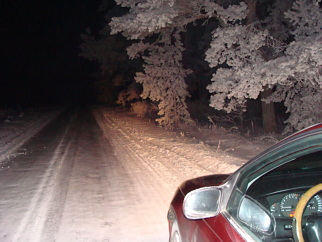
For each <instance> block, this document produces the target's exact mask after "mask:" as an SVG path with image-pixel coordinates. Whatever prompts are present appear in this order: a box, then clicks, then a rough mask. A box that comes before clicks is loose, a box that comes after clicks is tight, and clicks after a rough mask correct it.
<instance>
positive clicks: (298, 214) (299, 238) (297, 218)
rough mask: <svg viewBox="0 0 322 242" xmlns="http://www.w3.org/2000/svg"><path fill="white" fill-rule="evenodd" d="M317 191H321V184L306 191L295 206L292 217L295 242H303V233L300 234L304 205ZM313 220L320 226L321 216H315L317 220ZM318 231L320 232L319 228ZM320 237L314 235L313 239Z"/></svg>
mask: <svg viewBox="0 0 322 242" xmlns="http://www.w3.org/2000/svg"><path fill="white" fill-rule="evenodd" d="M319 191H322V183H320V184H318V185H316V186H314V187H312V188H310V189H309V190H307V191H306V192H305V193H304V194H303V196H302V197H301V199H300V200H299V202H298V204H297V206H296V209H295V212H294V217H293V226H292V232H293V237H294V240H295V241H296V242H304V238H303V232H302V217H303V212H304V209H305V208H306V204H307V203H308V202H309V201H310V200H311V198H312V197H314V195H315V194H316V193H318V192H319ZM314 219H315V220H316V221H315V220H314ZM313 220H314V221H315V222H316V224H319V223H321V224H322V216H319V215H317V218H313ZM319 230H321V228H320V229H319ZM318 233H319V232H318ZM320 236H321V234H314V237H316V238H319V237H320Z"/></svg>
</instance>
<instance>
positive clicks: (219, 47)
mask: <svg viewBox="0 0 322 242" xmlns="http://www.w3.org/2000/svg"><path fill="white" fill-rule="evenodd" d="M266 37H267V32H266V31H259V30H257V29H256V28H255V27H253V26H252V25H249V26H242V25H239V24H238V25H230V26H229V27H226V28H219V29H217V30H216V31H215V32H214V33H213V41H212V42H211V47H210V49H208V50H207V52H206V60H207V61H208V62H209V65H210V67H217V66H218V65H220V64H224V63H225V64H226V65H228V68H225V67H220V68H218V69H217V71H216V73H215V74H214V75H213V77H212V84H210V85H209V86H208V87H207V89H208V90H209V92H210V93H213V95H212V96H211V99H210V106H212V107H214V108H216V109H219V110H221V109H223V110H226V111H227V112H231V111H232V110H235V109H236V108H238V107H240V106H243V105H244V103H245V101H246V99H247V98H257V96H258V95H259V93H260V92H261V91H262V90H263V86H264V85H263V84H264V83H262V80H261V77H260V68H258V67H259V66H260V65H261V64H262V63H263V62H264V60H263V57H262V55H261V52H260V47H262V46H264V45H265V43H266ZM265 84H266V83H265Z"/></svg>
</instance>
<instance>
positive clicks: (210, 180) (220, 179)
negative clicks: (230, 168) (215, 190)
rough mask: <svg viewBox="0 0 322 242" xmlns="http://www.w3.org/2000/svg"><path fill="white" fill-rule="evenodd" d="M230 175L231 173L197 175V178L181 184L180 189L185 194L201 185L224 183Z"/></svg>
mask: <svg viewBox="0 0 322 242" xmlns="http://www.w3.org/2000/svg"><path fill="white" fill-rule="evenodd" d="M229 176H230V174H218V175H210V176H202V177H197V178H194V179H191V180H187V181H185V182H184V183H182V184H181V186H180V187H179V189H180V191H181V193H182V194H183V195H184V196H185V195H186V194H187V193H188V192H190V191H192V190H195V189H198V188H201V187H209V186H219V185H222V184H223V183H224V182H225V181H226V180H227V178H228V177H229Z"/></svg>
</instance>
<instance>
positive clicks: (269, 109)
mask: <svg viewBox="0 0 322 242" xmlns="http://www.w3.org/2000/svg"><path fill="white" fill-rule="evenodd" d="M246 3H247V6H248V7H247V8H248V12H247V24H248V25H249V24H253V23H254V22H255V21H256V20H257V16H256V6H257V0H246ZM271 94H272V89H271V88H268V87H264V91H263V92H262V93H261V99H264V98H266V97H268V96H270V95H271ZM262 118H263V128H264V132H265V134H269V133H274V132H275V131H276V118H275V107H274V103H273V102H269V103H266V102H263V101H262Z"/></svg>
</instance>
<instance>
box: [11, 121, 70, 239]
mask: <svg viewBox="0 0 322 242" xmlns="http://www.w3.org/2000/svg"><path fill="white" fill-rule="evenodd" d="M74 118H75V116H72V118H71V119H70V121H69V124H68V126H67V127H66V129H65V131H64V134H63V136H62V137H61V140H60V142H59V143H58V145H57V147H56V149H55V151H54V154H53V157H52V159H51V160H50V162H49V166H48V168H47V170H46V172H45V174H44V176H43V178H42V179H41V181H40V183H39V186H38V187H37V190H36V193H35V194H34V196H33V198H32V200H31V203H30V205H29V207H28V210H27V212H26V213H25V215H24V216H23V218H22V219H21V220H20V223H19V226H18V228H17V230H16V232H15V235H14V237H13V239H12V241H26V242H27V241H33V242H34V241H35V242H36V241H42V239H41V236H42V233H43V230H44V225H45V222H46V220H47V219H48V216H47V215H48V212H49V209H50V206H51V202H52V198H53V195H54V191H55V189H56V179H57V177H58V175H59V173H60V170H61V168H62V164H63V161H64V160H65V155H66V154H67V151H68V150H69V148H70V146H71V143H72V140H73V139H71V138H70V137H69V143H68V144H67V147H66V144H65V142H66V136H67V133H68V132H69V131H70V128H71V123H72V121H73V119H74Z"/></svg>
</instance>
